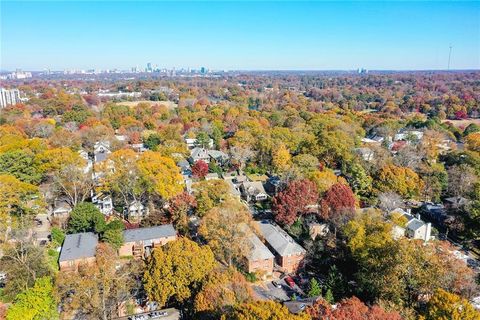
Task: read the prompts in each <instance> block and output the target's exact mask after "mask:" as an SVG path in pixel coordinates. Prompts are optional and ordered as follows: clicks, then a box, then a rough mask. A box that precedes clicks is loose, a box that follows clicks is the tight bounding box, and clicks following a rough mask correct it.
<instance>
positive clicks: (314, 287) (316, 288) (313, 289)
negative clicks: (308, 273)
mask: <svg viewBox="0 0 480 320" xmlns="http://www.w3.org/2000/svg"><path fill="white" fill-rule="evenodd" d="M321 294H322V288H321V287H320V284H319V283H318V281H317V279H315V278H312V280H310V288H309V290H308V293H307V295H308V296H309V297H318V296H320V295H321Z"/></svg>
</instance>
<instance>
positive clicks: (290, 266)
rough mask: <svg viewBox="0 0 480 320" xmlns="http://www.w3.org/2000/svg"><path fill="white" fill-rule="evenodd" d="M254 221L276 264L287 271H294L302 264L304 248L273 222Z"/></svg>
mask: <svg viewBox="0 0 480 320" xmlns="http://www.w3.org/2000/svg"><path fill="white" fill-rule="evenodd" d="M256 223H257V226H258V230H259V231H260V234H261V236H262V237H263V238H264V239H265V242H266V244H267V246H268V247H269V248H270V249H271V250H272V252H273V253H274V254H275V260H276V262H277V264H278V265H279V266H280V267H281V268H282V269H283V270H284V271H285V272H287V273H294V272H296V271H297V270H298V268H299V267H301V266H302V263H303V259H304V258H305V254H306V250H305V249H304V248H302V247H301V246H300V245H299V244H298V243H296V242H295V240H293V238H292V237H291V236H290V235H288V233H286V232H285V231H284V230H283V229H282V228H280V227H279V226H278V225H276V224H275V223H273V222H270V221H268V220H262V221H257V222H256Z"/></svg>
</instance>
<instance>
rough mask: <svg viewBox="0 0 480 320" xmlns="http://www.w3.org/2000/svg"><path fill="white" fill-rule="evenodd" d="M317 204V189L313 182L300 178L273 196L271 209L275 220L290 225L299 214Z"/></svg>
mask: <svg viewBox="0 0 480 320" xmlns="http://www.w3.org/2000/svg"><path fill="white" fill-rule="evenodd" d="M317 204H318V191H317V186H316V184H315V183H314V182H312V181H310V180H307V179H302V180H296V181H293V182H291V183H289V184H288V186H287V188H286V189H285V190H284V191H281V192H279V193H278V194H277V195H276V196H275V197H274V198H273V205H272V209H273V212H274V214H275V220H276V221H277V222H278V223H280V224H283V225H291V224H292V223H293V222H295V220H296V219H297V217H298V215H299V214H303V213H306V212H309V211H312V206H315V205H317Z"/></svg>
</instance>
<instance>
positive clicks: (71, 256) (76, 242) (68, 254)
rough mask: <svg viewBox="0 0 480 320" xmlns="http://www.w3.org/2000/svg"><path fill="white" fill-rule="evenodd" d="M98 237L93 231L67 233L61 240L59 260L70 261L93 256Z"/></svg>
mask: <svg viewBox="0 0 480 320" xmlns="http://www.w3.org/2000/svg"><path fill="white" fill-rule="evenodd" d="M97 244H98V237H97V236H96V235H95V234H94V233H93V232H85V233H74V234H68V235H67V236H66V237H65V241H64V242H63V246H62V251H61V252H60V258H59V261H60V262H61V261H70V260H75V259H82V258H91V257H94V256H95V250H96V249H97Z"/></svg>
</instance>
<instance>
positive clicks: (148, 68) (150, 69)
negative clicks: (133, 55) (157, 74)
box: [147, 62, 152, 72]
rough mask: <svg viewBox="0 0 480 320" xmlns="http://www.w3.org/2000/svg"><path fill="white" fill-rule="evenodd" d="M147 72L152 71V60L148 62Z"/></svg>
mask: <svg viewBox="0 0 480 320" xmlns="http://www.w3.org/2000/svg"><path fill="white" fill-rule="evenodd" d="M147 72H152V64H151V63H150V62H149V63H147Z"/></svg>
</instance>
